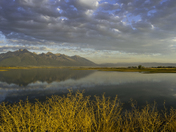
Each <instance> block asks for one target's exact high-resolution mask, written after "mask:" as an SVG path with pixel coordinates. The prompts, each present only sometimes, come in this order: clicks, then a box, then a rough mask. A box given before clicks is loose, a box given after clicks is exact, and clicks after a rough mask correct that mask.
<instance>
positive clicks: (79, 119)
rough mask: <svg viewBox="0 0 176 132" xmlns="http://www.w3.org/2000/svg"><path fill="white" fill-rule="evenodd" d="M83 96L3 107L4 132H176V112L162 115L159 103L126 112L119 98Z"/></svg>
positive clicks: (133, 105) (0, 125) (1, 126)
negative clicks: (157, 105)
mask: <svg viewBox="0 0 176 132" xmlns="http://www.w3.org/2000/svg"><path fill="white" fill-rule="evenodd" d="M94 98H95V99H94V101H91V100H90V96H83V93H82V92H79V91H78V92H77V93H76V94H74V95H73V94H72V92H70V93H68V94H67V96H63V97H61V96H52V97H51V98H47V100H46V101H45V102H40V101H36V102H35V103H30V102H29V101H28V100H26V101H25V102H23V101H20V102H18V103H14V104H7V103H1V105H0V131H2V132H7V131H8V132H23V131H25V132H26V131H29V132H60V131H79V132H80V131H89V132H93V131H94V132H100V131H107V132H118V131H120V132H128V131H131V132H133V131H148V132H151V131H176V110H175V109H172V108H171V109H170V110H167V109H166V108H165V109H164V111H160V112H159V111H158V110H157V107H156V103H154V104H153V105H149V104H146V106H144V107H142V108H141V109H138V107H137V106H136V103H134V102H133V101H132V102H131V110H128V111H127V110H124V109H123V104H121V103H120V101H119V100H118V98H117V96H116V97H115V98H114V99H110V98H106V97H105V96H104V95H102V97H98V96H95V97H94Z"/></svg>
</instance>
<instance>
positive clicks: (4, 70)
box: [0, 70, 8, 71]
mask: <svg viewBox="0 0 176 132" xmlns="http://www.w3.org/2000/svg"><path fill="white" fill-rule="evenodd" d="M0 71H8V70H0Z"/></svg>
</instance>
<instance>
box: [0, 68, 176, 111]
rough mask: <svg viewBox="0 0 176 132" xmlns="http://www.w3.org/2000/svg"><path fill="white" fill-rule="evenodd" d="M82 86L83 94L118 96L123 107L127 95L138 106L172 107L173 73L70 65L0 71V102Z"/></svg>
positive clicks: (175, 82) (31, 98)
mask: <svg viewBox="0 0 176 132" xmlns="http://www.w3.org/2000/svg"><path fill="white" fill-rule="evenodd" d="M68 89H72V90H73V92H76V91H77V90H80V91H82V90H84V92H85V93H84V95H85V96H86V95H91V97H92V98H91V99H93V96H94V95H98V96H101V95H102V94H103V93H105V96H106V97H112V98H113V97H115V96H116V95H118V98H119V99H120V101H121V102H122V103H124V107H125V108H129V107H130V103H129V102H130V99H133V100H136V101H137V103H138V106H143V105H145V104H146V102H148V103H153V102H154V101H156V102H157V106H158V108H159V109H162V108H163V103H164V101H165V102H166V103H165V104H166V107H168V108H169V107H171V106H172V107H173V108H176V103H175V102H176V74H175V73H157V74H144V73H138V72H116V71H91V70H72V69H66V68H63V69H56V68H53V69H14V70H10V71H3V72H0V102H4V101H8V102H10V103H14V102H18V101H19V100H26V98H28V100H29V101H31V102H33V101H35V99H39V100H40V101H44V100H45V99H46V97H51V96H52V95H60V96H62V95H66V94H67V93H68Z"/></svg>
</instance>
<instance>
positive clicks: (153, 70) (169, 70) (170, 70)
mask: <svg viewBox="0 0 176 132" xmlns="http://www.w3.org/2000/svg"><path fill="white" fill-rule="evenodd" d="M76 70H99V71H119V72H142V73H176V68H143V69H138V68H113V67H90V68H84V67H80V68H76Z"/></svg>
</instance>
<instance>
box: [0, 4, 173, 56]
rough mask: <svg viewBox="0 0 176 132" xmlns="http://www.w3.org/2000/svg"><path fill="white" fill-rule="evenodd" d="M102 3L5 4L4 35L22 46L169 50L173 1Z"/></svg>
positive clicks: (0, 14) (0, 12)
mask: <svg viewBox="0 0 176 132" xmlns="http://www.w3.org/2000/svg"><path fill="white" fill-rule="evenodd" d="M98 2H100V1H98V0H89V1H88V0H67V1H66V0H40V1H38V0H1V1H0V31H2V33H3V34H4V35H5V37H6V39H7V40H9V41H10V42H11V43H20V44H24V45H25V44H33V45H36V46H37V45H40V44H43V45H51V44H57V43H58V44H60V43H63V42H66V43H69V44H70V46H71V45H72V46H79V47H83V48H84V47H88V48H93V49H98V50H104V49H106V50H120V51H124V52H137V53H144V52H146V53H155V52H157V53H168V52H169V49H168V45H167V44H166V43H165V42H166V41H167V42H168V41H169V40H170V39H171V38H173V37H175V29H176V25H175V23H176V13H175V12H176V1H175V0H167V1H166V0H165V1H162V0H146V1H144V0H116V1H115V0H112V1H111V2H109V1H106V2H101V3H99V4H98ZM136 16H138V18H136ZM161 39H162V41H161ZM14 40H15V41H14ZM141 40H142V41H141ZM151 44H152V45H151ZM158 47H159V48H158Z"/></svg>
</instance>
